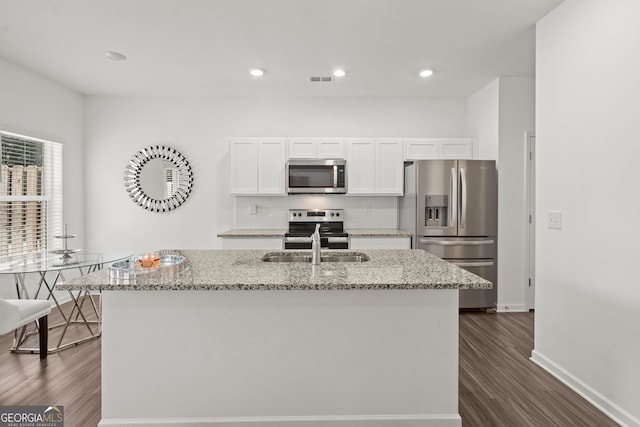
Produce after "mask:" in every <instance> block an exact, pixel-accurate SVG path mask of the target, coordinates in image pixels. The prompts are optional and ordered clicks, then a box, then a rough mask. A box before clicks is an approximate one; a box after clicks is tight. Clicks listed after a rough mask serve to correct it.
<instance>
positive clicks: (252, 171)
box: [229, 139, 258, 194]
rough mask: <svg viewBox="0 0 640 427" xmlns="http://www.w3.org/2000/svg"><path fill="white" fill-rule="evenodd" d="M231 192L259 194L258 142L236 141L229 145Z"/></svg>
mask: <svg viewBox="0 0 640 427" xmlns="http://www.w3.org/2000/svg"><path fill="white" fill-rule="evenodd" d="M229 172H230V174H229V175H230V176H229V192H230V193H231V194H257V193H258V142H257V141H256V140H253V139H234V140H231V141H230V143H229Z"/></svg>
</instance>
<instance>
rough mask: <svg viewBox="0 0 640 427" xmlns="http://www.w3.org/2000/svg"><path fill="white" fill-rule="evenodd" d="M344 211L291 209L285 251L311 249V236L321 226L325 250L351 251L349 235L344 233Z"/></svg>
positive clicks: (322, 242)
mask: <svg viewBox="0 0 640 427" xmlns="http://www.w3.org/2000/svg"><path fill="white" fill-rule="evenodd" d="M343 220H344V211H343V210H342V209H290V210H289V230H288V231H287V232H286V233H285V235H284V248H285V249H311V235H312V234H313V232H314V231H315V229H316V224H320V242H321V245H322V247H323V248H328V249H349V235H348V233H346V232H345V231H344V221H343Z"/></svg>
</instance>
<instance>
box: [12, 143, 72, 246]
mask: <svg viewBox="0 0 640 427" xmlns="http://www.w3.org/2000/svg"><path fill="white" fill-rule="evenodd" d="M0 140H1V142H2V145H1V146H0V153H1V157H2V163H1V166H0V167H1V168H2V171H1V172H2V173H1V174H0V258H7V257H11V256H15V255H25V254H31V253H37V252H43V251H48V250H51V249H54V246H55V247H58V246H60V242H54V241H53V240H54V239H53V236H55V235H60V234H62V222H63V219H62V145H61V144H59V143H55V142H51V141H44V140H41V139H36V138H30V137H26V136H22V135H17V134H13V133H8V132H2V131H0ZM58 240H60V239H58Z"/></svg>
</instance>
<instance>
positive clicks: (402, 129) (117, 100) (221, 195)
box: [85, 96, 465, 252]
mask: <svg viewBox="0 0 640 427" xmlns="http://www.w3.org/2000/svg"><path fill="white" fill-rule="evenodd" d="M464 132H465V101H464V100H462V99H460V100H447V99H437V100H433V99H420V98H398V99H394V98H284V97H283V98H273V97H272V98H251V97H247V98H241V97H238V98H208V97H202V98H198V97H194V98H189V97H187V98H176V97H158V98H154V97H151V98H129V97H101V96H96V97H88V99H87V110H86V136H87V138H86V144H87V145H86V148H85V150H86V159H87V177H86V178H87V229H88V230H89V232H88V233H87V234H88V235H89V244H90V245H91V246H95V247H110V248H117V247H120V248H127V249H131V250H134V251H136V252H142V251H146V250H153V249H158V248H166V247H178V248H190V249H198V248H220V247H221V246H222V244H221V241H220V239H218V238H216V235H217V234H218V233H220V232H222V231H225V230H228V229H231V228H234V227H236V226H237V225H239V224H236V223H237V222H238V221H239V219H238V218H235V219H234V205H235V203H234V199H233V197H232V196H230V195H229V191H228V185H229V182H228V162H229V157H228V140H229V138H232V137H243V136H311V137H312V136H344V137H360V136H362V137H421V136H443V137H455V136H460V135H462V134H464ZM151 144H166V145H170V146H172V147H174V148H176V149H177V150H179V151H181V152H182V153H183V154H184V155H185V156H186V157H187V159H189V160H190V161H191V162H192V167H193V169H194V174H195V183H194V188H193V192H192V194H191V196H190V197H189V199H188V200H187V201H186V203H185V204H184V205H182V206H180V207H179V208H178V209H176V210H174V211H171V212H168V213H164V214H159V213H152V212H147V211H145V210H143V209H142V208H140V207H138V206H136V205H135V204H134V203H133V202H132V201H131V200H130V199H129V197H128V195H127V193H126V192H125V189H124V182H123V172H124V168H125V165H126V164H127V161H128V160H129V158H130V156H131V155H133V154H134V153H135V152H136V151H138V150H140V149H142V148H143V147H145V146H147V145H151ZM241 203H242V202H241ZM309 207H315V206H309ZM259 209H260V208H259ZM234 222H235V223H234ZM283 225H286V224H283Z"/></svg>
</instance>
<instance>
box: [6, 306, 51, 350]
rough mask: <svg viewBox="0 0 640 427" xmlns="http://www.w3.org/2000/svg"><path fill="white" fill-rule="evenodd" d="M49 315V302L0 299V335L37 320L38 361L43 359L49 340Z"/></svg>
mask: <svg viewBox="0 0 640 427" xmlns="http://www.w3.org/2000/svg"><path fill="white" fill-rule="evenodd" d="M49 313H51V302H50V301H47V300H37V299H2V298H0V335H4V334H6V333H9V332H11V331H14V330H16V329H18V328H20V327H22V326H25V325H28V324H29V323H31V322H33V321H36V320H37V321H38V328H39V330H40V359H45V358H46V357H47V349H48V340H49V325H48V315H49Z"/></svg>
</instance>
